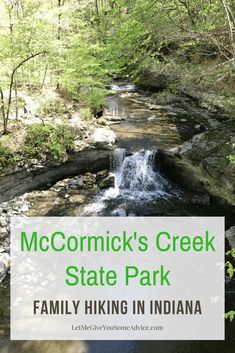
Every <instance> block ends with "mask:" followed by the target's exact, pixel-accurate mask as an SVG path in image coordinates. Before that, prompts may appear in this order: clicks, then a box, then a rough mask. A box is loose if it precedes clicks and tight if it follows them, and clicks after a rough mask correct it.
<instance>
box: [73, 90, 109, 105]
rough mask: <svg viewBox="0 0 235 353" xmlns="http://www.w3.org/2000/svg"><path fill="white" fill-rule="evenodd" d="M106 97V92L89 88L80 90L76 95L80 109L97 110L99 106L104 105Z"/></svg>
mask: <svg viewBox="0 0 235 353" xmlns="http://www.w3.org/2000/svg"><path fill="white" fill-rule="evenodd" d="M106 95H107V91H106V90H104V89H102V88H98V87H90V88H83V89H81V91H80V92H79V94H78V99H79V102H80V104H81V106H82V107H85V108H87V107H88V108H90V109H91V110H96V109H99V108H100V106H104V105H105V102H106Z"/></svg>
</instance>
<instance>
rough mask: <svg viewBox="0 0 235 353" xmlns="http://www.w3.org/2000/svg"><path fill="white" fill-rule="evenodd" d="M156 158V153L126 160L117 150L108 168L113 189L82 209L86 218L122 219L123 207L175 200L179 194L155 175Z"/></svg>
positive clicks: (100, 194)
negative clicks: (173, 198) (111, 174)
mask: <svg viewBox="0 0 235 353" xmlns="http://www.w3.org/2000/svg"><path fill="white" fill-rule="evenodd" d="M156 154H157V152H156V151H151V150H141V151H139V152H136V153H134V154H133V155H130V156H128V155H126V150H125V149H123V148H117V149H116V150H115V151H114V154H113V160H112V166H111V169H112V173H113V174H114V176H115V187H113V188H109V189H108V190H106V191H104V192H102V193H99V194H98V195H97V197H96V198H95V199H94V200H93V202H92V204H90V205H88V206H87V207H86V208H85V210H84V211H85V214H86V215H97V214H102V213H107V214H113V215H119V216H125V215H126V211H125V207H124V208H123V206H124V205H127V204H128V205H129V206H130V205H132V206H133V208H135V207H136V206H137V205H140V206H141V207H143V205H144V204H145V205H146V203H147V204H151V203H152V202H154V201H156V200H157V199H163V200H166V199H170V198H172V197H177V198H178V197H179V196H180V192H179V190H176V189H175V188H174V187H173V186H172V185H171V184H170V183H169V182H168V181H167V180H166V179H165V178H164V177H163V176H162V175H161V174H160V172H159V171H158V169H157V166H156ZM133 215H134V214H133Z"/></svg>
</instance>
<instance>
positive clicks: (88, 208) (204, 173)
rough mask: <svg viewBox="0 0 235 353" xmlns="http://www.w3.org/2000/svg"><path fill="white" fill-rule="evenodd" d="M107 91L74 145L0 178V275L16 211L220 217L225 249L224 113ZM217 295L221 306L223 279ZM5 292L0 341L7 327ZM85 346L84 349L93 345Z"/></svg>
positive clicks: (228, 174)
mask: <svg viewBox="0 0 235 353" xmlns="http://www.w3.org/2000/svg"><path fill="white" fill-rule="evenodd" d="M112 89H113V90H116V92H117V93H116V94H114V95H111V96H110V97H109V101H108V105H107V109H106V114H105V116H104V117H102V118H100V119H98V121H97V122H96V124H97V126H96V128H95V130H94V131H93V132H92V136H93V137H92V139H91V140H90V141H89V142H86V146H84V148H83V149H82V150H79V151H76V152H74V153H72V154H70V155H68V158H67V159H66V160H65V161H63V162H62V163H61V162H60V163H54V164H53V163H52V164H49V165H43V166H40V165H37V164H36V165H35V166H33V167H29V168H23V169H21V170H18V171H16V172H14V173H11V174H9V175H5V176H4V177H2V178H0V202H1V204H0V211H1V217H0V278H1V279H2V280H3V279H4V278H5V277H6V274H7V272H8V270H9V262H10V256H9V222H10V217H11V216H17V215H21V216H81V215H86V216H87V215H95V216H99V215H105V216H108V215H115V216H182V215H185V216H196V215H197V216H204V215H207V216H226V228H227V229H228V232H227V238H228V241H227V249H228V248H231V247H233V246H234V238H235V230H234V227H233V226H234V224H235V219H234V206H235V201H234V200H235V199H234V180H235V176H234V170H235V168H233V167H232V165H231V163H230V162H229V160H228V158H227V156H228V155H230V154H232V153H233V148H232V143H233V141H234V123H233V121H232V119H231V117H229V116H227V115H226V114H225V113H223V112H221V111H220V110H219V109H217V108H213V109H208V107H205V106H203V105H202V104H201V103H200V102H199V101H197V100H196V101H195V99H194V98H192V97H188V96H187V95H182V96H181V95H174V94H165V95H149V94H148V93H147V94H146V93H144V92H141V91H139V90H137V89H136V87H134V86H133V85H125V84H124V85H122V84H118V85H115V86H113V87H112ZM2 285H3V287H2V288H1V289H0V290H1V292H3V291H4V293H5V294H6V293H8V294H9V286H8V281H7V280H6V281H4V282H3V284H2ZM7 288H8V289H7ZM227 291H228V292H229V293H228V294H227V306H228V309H229V308H232V305H233V304H234V296H233V292H234V283H233V282H232V281H227ZM5 298H6V299H5V302H4V304H2V306H1V307H2V310H3V311H4V321H3V322H2V324H1V328H0V334H1V335H2V337H4V336H5V337H7V336H8V326H9V314H8V313H6V308H5V306H6V305H8V304H7V303H8V299H7V295H5ZM3 306H4V308H5V309H4V308H3ZM0 310H1V309H0ZM228 332H230V329H229V331H228ZM229 334H230V333H229ZM52 346H53V344H52ZM5 347H7V348H4V349H8V347H10V346H9V343H6V344H5ZM33 347H34V348H33V349H35V351H37V349H38V348H37V347H36V345H35V346H34V345H33ZM61 347H62V346H61ZM61 347H60V348H61ZM94 347H95V348H94ZM94 347H93V348H91V352H95V353H97V351H99V349H100V352H101V351H103V350H102V349H101V348H102V347H101V346H94ZM121 347H122V348H121V349H122V353H123V352H129V348H127V345H125V347H124V346H123V345H121ZM130 347H132V348H130V349H132V351H134V348H133V345H132V344H131V345H130ZM146 347H147V346H146ZM169 347H170V345H169ZM57 348H58V347H57ZM165 348H167V344H166V345H165ZM171 348H172V347H171ZM171 348H169V349H171ZM20 349H21V350H20V352H21V351H22V352H26V351H27V349H26V348H22V347H21V348H20ZM92 349H95V350H92ZM118 349H119V348H118ZM142 349H143V347H142V348H141V345H140V346H139V348H138V349H137V350H136V352H142V351H143V350H142ZM146 349H147V348H146ZM153 349H155V348H154V347H152V346H151V345H150V347H149V348H148V349H147V350H144V352H150V351H153ZM167 349H168V348H167ZM186 349H188V350H187V351H188V352H193V353H195V352H197V351H196V350H192V349H193V348H192V346H190V347H189V348H187V345H182V347H181V351H182V352H183V351H186ZM52 351H53V350H52ZM53 352H54V351H53ZM117 352H118V350H117ZM169 352H172V350H169ZM207 352H210V351H209V350H207Z"/></svg>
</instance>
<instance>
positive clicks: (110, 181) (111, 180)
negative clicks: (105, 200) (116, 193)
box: [99, 174, 115, 189]
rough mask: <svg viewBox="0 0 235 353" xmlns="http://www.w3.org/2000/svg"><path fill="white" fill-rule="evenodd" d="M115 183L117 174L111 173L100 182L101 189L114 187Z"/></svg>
mask: <svg viewBox="0 0 235 353" xmlns="http://www.w3.org/2000/svg"><path fill="white" fill-rule="evenodd" d="M114 184H115V176H114V175H112V174H110V175H109V176H107V177H106V178H105V179H104V180H102V181H101V182H100V183H99V187H100V188H101V189H107V188H111V187H114Z"/></svg>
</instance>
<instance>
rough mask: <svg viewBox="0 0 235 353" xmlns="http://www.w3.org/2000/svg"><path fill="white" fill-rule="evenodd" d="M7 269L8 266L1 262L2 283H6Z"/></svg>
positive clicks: (0, 278) (0, 280)
mask: <svg viewBox="0 0 235 353" xmlns="http://www.w3.org/2000/svg"><path fill="white" fill-rule="evenodd" d="M7 271H8V270H7V267H6V265H5V264H4V263H3V262H2V261H0V283H2V281H4V279H5V278H6V275H7Z"/></svg>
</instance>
